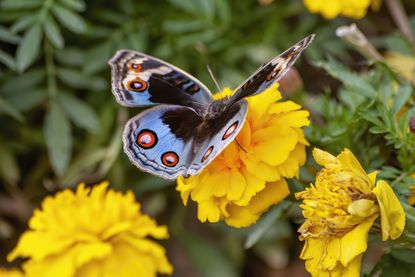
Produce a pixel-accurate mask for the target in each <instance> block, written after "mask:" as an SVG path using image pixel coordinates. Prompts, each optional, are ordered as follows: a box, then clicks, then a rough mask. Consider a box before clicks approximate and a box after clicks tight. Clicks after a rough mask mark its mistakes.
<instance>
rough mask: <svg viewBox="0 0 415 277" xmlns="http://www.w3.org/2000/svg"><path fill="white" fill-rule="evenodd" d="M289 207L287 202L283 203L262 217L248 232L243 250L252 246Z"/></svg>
mask: <svg viewBox="0 0 415 277" xmlns="http://www.w3.org/2000/svg"><path fill="white" fill-rule="evenodd" d="M289 206H290V203H289V202H288V201H283V202H281V203H279V204H278V205H277V206H274V207H272V208H271V210H270V211H269V212H268V213H266V214H265V215H263V216H262V218H261V219H260V220H259V221H258V222H257V223H256V224H255V225H254V226H253V227H251V228H250V229H249V230H248V236H247V238H246V241H245V248H251V247H252V246H254V245H255V244H256V243H257V242H258V241H259V240H260V239H261V238H262V237H263V236H264V235H265V233H266V232H267V231H268V230H269V229H270V228H272V226H273V225H274V223H275V222H276V221H277V220H278V219H279V218H280V217H281V214H282V213H283V212H284V211H285V210H286V209H287V208H288V207H289Z"/></svg>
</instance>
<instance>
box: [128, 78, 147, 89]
mask: <svg viewBox="0 0 415 277" xmlns="http://www.w3.org/2000/svg"><path fill="white" fill-rule="evenodd" d="M147 87H148V84H147V82H146V81H143V80H141V79H139V78H135V79H134V80H131V81H129V82H128V83H127V89H128V90H132V91H135V92H142V91H145V90H146V89H147Z"/></svg>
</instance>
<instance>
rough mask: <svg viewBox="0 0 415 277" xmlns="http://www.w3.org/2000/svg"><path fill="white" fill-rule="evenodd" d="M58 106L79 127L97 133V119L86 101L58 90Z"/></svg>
mask: <svg viewBox="0 0 415 277" xmlns="http://www.w3.org/2000/svg"><path fill="white" fill-rule="evenodd" d="M58 101H59V103H60V106H61V107H63V109H64V110H65V111H66V113H67V114H68V115H69V117H70V119H71V120H72V121H73V122H74V123H75V124H76V125H77V126H79V127H81V128H84V129H86V130H88V131H90V132H91V133H97V132H98V130H99V119H98V116H97V114H96V113H95V111H94V110H93V109H92V108H91V106H89V105H88V104H87V103H86V102H83V101H81V100H79V99H78V98H76V97H75V96H73V95H71V94H69V93H64V92H60V93H59V94H58Z"/></svg>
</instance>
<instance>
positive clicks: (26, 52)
mask: <svg viewBox="0 0 415 277" xmlns="http://www.w3.org/2000/svg"><path fill="white" fill-rule="evenodd" d="M41 41H42V29H41V26H40V25H39V24H36V25H34V26H32V27H31V28H30V29H28V30H27V31H26V32H25V34H24V36H23V38H22V41H21V43H20V44H19V46H18V47H17V52H16V66H17V70H18V71H20V72H23V71H25V70H26V69H27V68H28V67H29V66H30V65H32V63H33V62H34V61H35V59H36V57H37V56H38V54H39V52H40V43H41Z"/></svg>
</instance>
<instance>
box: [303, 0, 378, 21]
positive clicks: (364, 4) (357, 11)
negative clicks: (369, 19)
mask: <svg viewBox="0 0 415 277" xmlns="http://www.w3.org/2000/svg"><path fill="white" fill-rule="evenodd" d="M304 5H305V6H306V8H307V9H308V10H309V11H310V12H312V13H320V14H321V15H322V16H323V17H324V18H326V19H333V18H335V17H337V16H345V17H350V18H355V19H359V18H362V17H364V16H365V15H366V13H367V10H368V9H369V7H370V6H372V9H373V10H378V9H379V8H380V5H381V0H347V1H345V0H304Z"/></svg>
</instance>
